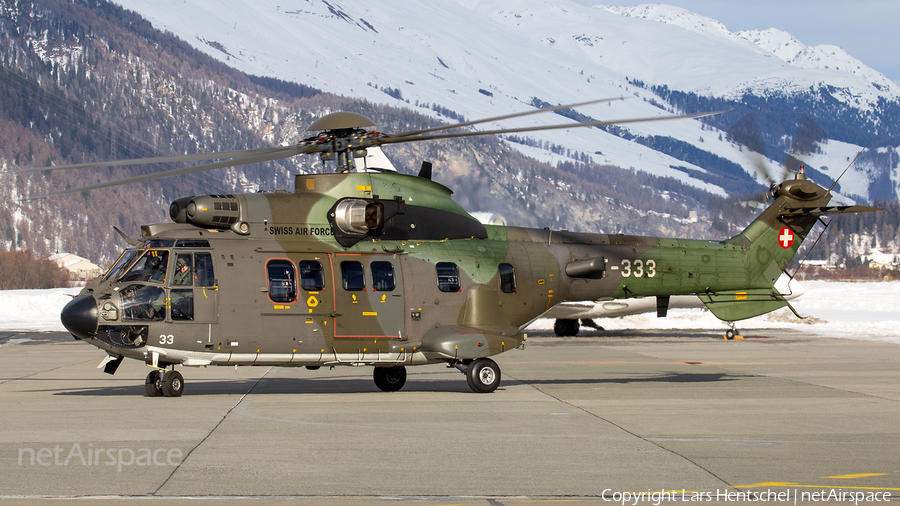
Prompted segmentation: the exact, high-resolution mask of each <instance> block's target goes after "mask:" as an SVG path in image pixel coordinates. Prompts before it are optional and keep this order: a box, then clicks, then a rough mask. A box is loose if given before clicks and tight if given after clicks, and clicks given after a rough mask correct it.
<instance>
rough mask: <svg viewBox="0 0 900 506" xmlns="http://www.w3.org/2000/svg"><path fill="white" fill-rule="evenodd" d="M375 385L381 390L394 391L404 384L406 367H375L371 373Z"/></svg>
mask: <svg viewBox="0 0 900 506" xmlns="http://www.w3.org/2000/svg"><path fill="white" fill-rule="evenodd" d="M372 376H373V378H374V379H375V386H377V387H378V388H379V390H381V391H383V392H396V391H398V390H400V389H401V388H403V385H405V384H406V367H404V366H402V365H398V366H394V367H376V368H375V371H374V372H373V373H372Z"/></svg>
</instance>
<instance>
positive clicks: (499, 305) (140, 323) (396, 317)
mask: <svg viewBox="0 0 900 506" xmlns="http://www.w3.org/2000/svg"><path fill="white" fill-rule="evenodd" d="M596 102H600V101H592V102H584V103H581V104H572V105H567V106H559V107H554V108H549V109H541V110H536V111H528V112H524V113H518V114H511V115H507V116H500V117H495V118H489V119H484V120H479V121H470V122H464V123H459V124H455V125H449V126H439V127H434V128H430V129H424V130H416V131H408V132H403V133H400V134H385V133H380V132H377V131H375V130H372V129H370V127H374V126H375V123H374V122H372V121H371V120H370V119H368V118H366V117H364V116H361V115H358V114H355V113H347V112H338V113H333V114H329V115H326V116H324V117H322V118H320V119H318V120H317V121H315V122H314V123H313V124H311V125H310V126H309V128H308V130H309V131H312V132H318V133H317V134H316V135H313V136H311V137H309V138H306V139H304V140H302V141H300V142H299V143H297V144H294V145H290V146H278V147H273V148H263V149H254V150H248V151H231V152H219V153H210V154H197V155H186V156H176V157H159V158H149V159H137V160H123V161H117V162H106V163H102V164H79V165H69V166H61V167H46V168H39V169H26V170H36V171H43V170H57V169H71V168H83V167H89V166H115V165H134V164H147V163H157V162H172V161H199V160H221V159H223V158H229V159H228V160H223V161H217V162H212V163H207V164H202V165H198V166H192V167H186V168H180V169H175V170H170V171H167V172H163V173H157V174H149V175H143V176H137V177H133V178H129V179H123V180H119V181H113V182H105V183H100V184H95V185H90V186H85V187H81V188H72V189H68V190H65V191H60V192H55V193H51V194H48V195H45V196H44V197H46V196H51V195H57V194H62V193H72V192H80V191H85V190H91V189H96V188H102V187H107V186H113V185H118V184H126V183H133V182H138V181H146V180H150V179H154V178H158V177H166V176H172V175H177V174H185V173H190V172H197V171H202V170H209V169H215V168H222V167H228V166H234V165H241V164H247V163H256V162H260V161H266V160H274V159H280V158H287V157H290V156H295V155H298V154H315V153H318V154H319V156H320V157H321V159H322V160H323V161H334V162H335V165H336V170H335V172H333V173H316V174H298V175H296V176H295V190H294V192H293V193H278V192H276V193H255V194H227V195H203V196H191V197H183V198H179V199H177V200H175V201H174V202H172V203H171V206H170V209H169V214H170V216H171V218H172V223H159V224H151V225H144V226H142V227H141V237H140V238H138V239H131V238H128V236H127V235H126V234H124V233H123V232H121V231H119V230H118V229H117V231H118V232H119V234H120V235H121V236H122V237H123V238H125V239H126V241H127V242H128V243H129V247H128V248H127V249H125V251H124V252H123V253H122V254H121V256H120V257H119V258H118V260H117V261H116V262H115V263H114V264H113V265H112V267H111V268H110V269H109V270H108V271H107V272H106V273H105V274H104V275H103V276H102V277H100V278H99V279H97V280H96V281H94V282H92V283H91V284H89V285H88V286H86V287H85V288H84V289H83V290H82V291H81V293H80V294H79V295H78V296H76V297H75V298H74V299H73V300H72V301H70V302H69V303H68V304H67V305H66V306H65V308H64V309H63V310H62V314H61V320H62V323H63V324H64V326H65V327H66V329H68V330H69V332H71V333H72V335H73V336H74V337H75V338H77V339H81V340H83V341H85V342H87V343H90V344H92V345H94V346H96V347H98V348H100V349H102V350H104V351H105V352H106V353H107V357H106V358H105V359H104V361H103V362H102V363H101V364H100V367H103V368H104V371H105V372H107V373H109V374H114V373H115V372H116V369H117V367H118V366H119V364H120V363H121V362H122V360H123V359H124V358H131V359H135V360H139V361H141V362H144V363H146V364H147V365H148V366H151V367H152V368H153V370H152V371H151V372H150V373H149V374H148V375H147V378H146V380H145V387H146V392H147V395H149V396H160V395H162V396H171V397H177V396H180V395H181V394H182V392H183V389H184V378H183V376H182V375H181V373H180V372H179V371H177V370H175V366H177V365H181V366H188V367H191V366H193V367H197V366H210V365H228V366H240V365H274V366H297V367H299V366H305V367H307V368H310V369H317V368H319V367H321V366H337V365H345V366H363V365H365V366H373V368H374V373H373V377H374V381H375V384H376V386H377V387H378V388H379V389H381V390H383V391H396V390H400V389H401V388H402V387H403V386H404V384H405V382H406V376H407V373H406V367H407V366H413V365H423V364H437V363H444V364H446V365H447V367H455V368H456V369H458V370H459V371H461V372H462V373H463V374H464V375H465V377H466V380H467V383H468V385H469V387H470V388H471V389H472V390H473V391H475V392H481V393H487V392H493V391H494V390H495V389H496V388H497V387H498V385H499V384H500V378H501V372H500V368H499V367H498V365H497V363H496V362H494V361H493V360H491V358H490V357H491V356H493V355H496V354H499V353H503V352H505V351H508V350H511V349H514V348H520V347H522V346H523V345H524V342H525V339H526V336H525V334H523V333H522V331H523V329H525V327H526V326H527V325H528V324H529V323H531V322H533V321H534V320H536V319H537V318H538V317H540V316H541V315H542V314H544V313H545V312H547V310H548V309H550V308H552V307H554V306H555V305H557V304H559V303H561V302H563V301H598V300H601V301H602V300H609V301H612V300H615V299H626V298H634V297H645V298H647V297H655V299H656V304H657V308H658V310H659V311H660V312H661V314H664V312H665V310H666V309H667V308H668V306H669V301H670V300H671V297H672V296H676V295H681V294H695V295H697V296H699V297H700V299H701V300H702V301H703V303H704V304H705V305H706V307H708V308H709V309H710V311H712V312H713V313H714V314H715V315H716V316H718V317H719V318H720V319H723V320H726V321H736V320H741V319H745V318H749V317H752V316H756V315H760V314H763V313H766V312H769V311H773V310H775V309H778V308H780V307H783V306H785V305H788V302H787V301H786V300H785V294H783V293H781V291H780V290H778V289H776V288H775V286H774V283H775V281H776V279H777V278H778V277H779V275H781V273H782V271H783V270H784V269H785V267H786V265H787V264H788V262H789V261H790V260H791V258H792V257H793V256H794V254H795V253H796V252H797V249H798V248H799V247H800V244H801V242H802V241H803V240H804V239H805V238H806V236H807V234H809V232H810V230H811V229H812V227H813V225H814V224H815V223H816V221H817V220H818V219H819V217H820V216H823V215H833V214H843V213H852V212H863V211H872V210H874V209H873V208H869V207H862V206H837V207H835V206H828V203H829V201H830V200H831V197H832V195H831V192H830V189H828V190H826V189H824V188H822V187H820V186H818V185H816V184H815V183H813V182H811V181H809V180H807V179H806V176H805V174H804V173H802V172H799V173H797V174H796V176H795V177H794V178H793V179H790V180H786V181H783V182H777V183H773V184H772V185H771V188H770V189H769V197H770V199H771V204H770V205H769V206H768V208H766V209H765V210H764V211H763V212H762V214H760V215H759V216H758V217H757V218H756V219H755V220H754V221H753V222H752V223H750V225H749V226H748V227H747V228H746V229H745V230H744V231H743V232H741V233H740V234H738V235H735V236H734V237H731V238H727V239H724V240H712V241H704V240H690V239H669V238H656V237H640V236H630V235H621V234H618V235H607V234H599V233H576V232H568V231H561V230H548V229H544V230H540V229H530V228H520V227H512V226H498V225H483V224H482V223H480V222H479V221H477V220H476V219H474V218H473V217H472V216H471V215H470V214H469V213H467V212H466V211H465V210H464V209H463V208H462V207H461V206H460V205H459V204H457V203H456V202H455V201H453V200H452V198H451V193H452V191H451V190H450V189H449V188H447V187H445V186H443V185H441V184H439V183H436V182H435V181H433V180H432V170H431V164H430V163H428V162H423V164H422V168H421V170H420V172H419V173H418V175H417V176H413V175H404V174H399V173H393V172H389V171H382V170H377V169H373V168H363V169H360V168H359V167H357V163H356V162H355V161H354V160H355V159H358V158H361V157H364V156H365V154H366V149H367V148H377V147H379V146H382V145H388V144H393V143H402V142H417V141H423V140H431V139H442V138H450V137H467V136H475V135H490V134H498V133H507V132H521V131H530V130H540V129H554V128H573V126H583V127H590V126H600V125H607V124H616V123H619V124H621V123H631V122H637V121H656V120H660V119H676V118H698V117H703V116H708V115H711V114H717V113H702V114H689V115H680V116H663V117H654V118H642V119H628V120H619V121H602V122H600V121H598V122H591V123H578V124H573V123H568V124H565V125H552V126H543V127H527V128H516V129H503V130H491V131H464V132H461V133H448V132H444V131H445V130H449V129H452V128H459V127H467V126H470V125H474V124H477V123H483V122H488V121H497V120H501V119H507V118H513V117H519V116H525V115H528V114H536V113H540V112H548V111H554V110H561V109H564V108H568V107H576V106H580V105H586V104H588V103H596ZM36 198H37V197H36Z"/></svg>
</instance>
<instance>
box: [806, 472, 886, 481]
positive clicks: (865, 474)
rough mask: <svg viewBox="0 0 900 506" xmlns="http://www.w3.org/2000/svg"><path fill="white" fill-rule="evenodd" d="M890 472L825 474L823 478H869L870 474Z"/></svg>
mask: <svg viewBox="0 0 900 506" xmlns="http://www.w3.org/2000/svg"><path fill="white" fill-rule="evenodd" d="M888 474H890V473H859V474H841V475H839V476H823V478H831V479H835V480H849V479H853V478H868V477H869V476H887V475H888Z"/></svg>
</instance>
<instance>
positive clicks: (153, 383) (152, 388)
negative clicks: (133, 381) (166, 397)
mask: <svg viewBox="0 0 900 506" xmlns="http://www.w3.org/2000/svg"><path fill="white" fill-rule="evenodd" d="M160 383H161V382H160V380H159V371H150V374H148V375H147V379H145V380H144V388H145V389H146V390H147V396H148V397H162V394H163V393H162V390H160V388H159V387H160Z"/></svg>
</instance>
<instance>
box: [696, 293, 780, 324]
mask: <svg viewBox="0 0 900 506" xmlns="http://www.w3.org/2000/svg"><path fill="white" fill-rule="evenodd" d="M697 296H698V297H700V300H701V301H703V303H704V304H706V307H707V309H709V311H710V312H711V313H712V314H714V315H716V318H718V319H720V320H724V321H727V322H734V321H738V320H745V319H747V318H753V317H754V316H759V315H761V314H765V313H768V312H770V311H775V310H776V309H779V308H782V307H784V306H786V305H787V301H786V300H785V299H784V295H783V294H780V293H778V292H775V291H774V290H771V289H766V288H764V289H752V290H742V291H735V292H718V293H698V294H697Z"/></svg>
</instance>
